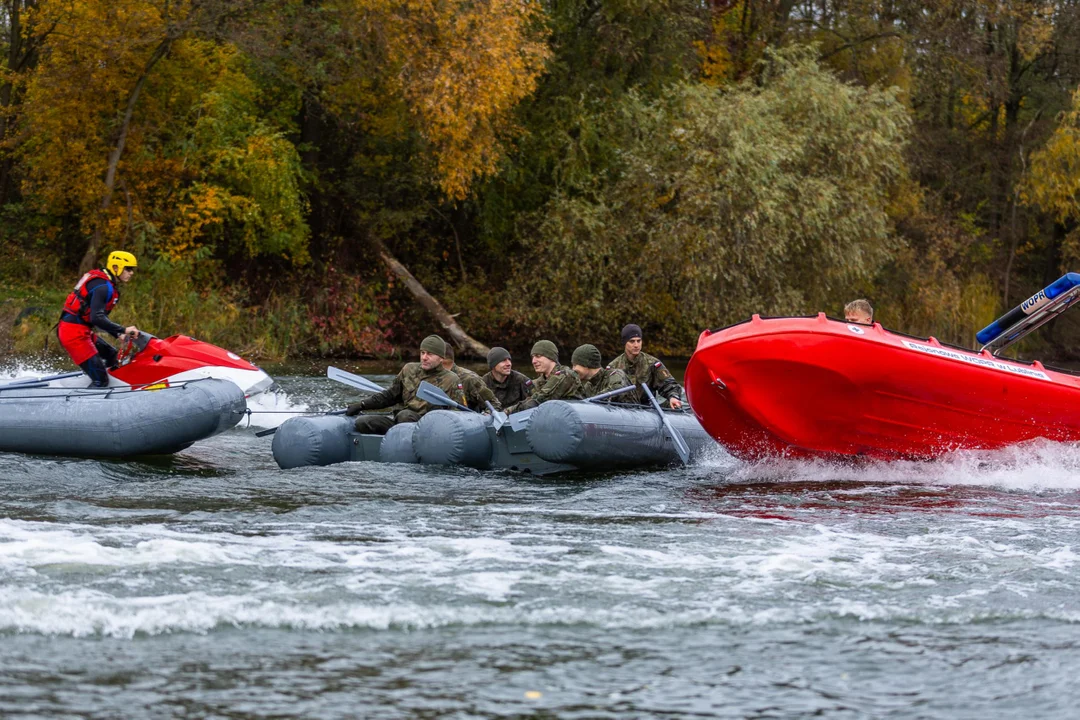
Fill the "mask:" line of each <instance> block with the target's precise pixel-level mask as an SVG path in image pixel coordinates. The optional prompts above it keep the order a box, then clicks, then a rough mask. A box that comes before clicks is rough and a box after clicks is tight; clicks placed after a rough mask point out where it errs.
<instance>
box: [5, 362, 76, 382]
mask: <svg viewBox="0 0 1080 720" xmlns="http://www.w3.org/2000/svg"><path fill="white" fill-rule="evenodd" d="M78 369H79V368H77V367H75V366H73V365H69V366H63V367H62V366H59V365H57V364H56V363H55V362H51V361H50V360H48V359H42V360H19V361H13V362H7V363H2V364H0V382H4V381H7V380H16V379H19V378H27V377H42V376H44V375H57V374H59V373H64V372H74V371H76V370H78Z"/></svg>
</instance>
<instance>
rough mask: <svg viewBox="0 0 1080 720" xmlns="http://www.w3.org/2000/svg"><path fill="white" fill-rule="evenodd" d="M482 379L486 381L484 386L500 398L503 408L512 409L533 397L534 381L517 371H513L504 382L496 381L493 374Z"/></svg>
mask: <svg viewBox="0 0 1080 720" xmlns="http://www.w3.org/2000/svg"><path fill="white" fill-rule="evenodd" d="M481 379H482V380H483V381H484V385H486V386H487V387H488V389H489V390H491V392H493V393H495V397H497V398H499V402H500V403H501V404H502V407H510V406H511V405H513V404H515V403H519V402H521V401H522V400H525V399H527V398H528V397H529V396H530V395H532V391H533V381H532V380H530V379H529V378H527V377H525V376H524V375H523V374H521V373H519V372H518V371H517V370H511V371H510V374H509V375H508V376H507V377H506V379H505V380H503V381H502V382H499V381H498V380H496V379H495V376H494V375H493V374H492V373H488V374H487V375H484V377H483V378H481Z"/></svg>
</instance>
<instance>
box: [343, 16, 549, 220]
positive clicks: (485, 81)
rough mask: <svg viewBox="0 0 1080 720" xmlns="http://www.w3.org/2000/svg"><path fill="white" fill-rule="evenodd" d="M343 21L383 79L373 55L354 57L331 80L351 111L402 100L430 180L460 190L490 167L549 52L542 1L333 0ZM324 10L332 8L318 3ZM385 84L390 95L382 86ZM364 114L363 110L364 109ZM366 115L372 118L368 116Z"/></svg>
mask: <svg viewBox="0 0 1080 720" xmlns="http://www.w3.org/2000/svg"><path fill="white" fill-rule="evenodd" d="M338 2H339V4H338V5H337V11H338V12H339V13H340V17H341V18H342V20H343V29H344V30H345V31H346V32H347V33H349V34H350V39H351V42H352V43H353V44H354V46H355V49H356V54H357V55H358V56H370V55H371V54H372V53H376V54H377V55H378V56H379V60H380V63H379V67H378V70H379V74H380V75H381V77H382V78H383V82H382V83H381V84H378V83H377V82H375V81H373V80H372V78H371V75H370V73H371V69H372V68H371V65H370V64H366V63H363V62H353V63H352V64H351V66H350V67H349V68H346V69H345V70H344V72H342V73H341V74H340V75H339V76H338V77H337V80H336V82H335V83H334V84H333V86H332V87H330V88H328V89H327V92H328V94H329V96H330V103H331V104H333V105H335V106H337V107H338V109H340V110H344V111H346V112H348V111H349V110H352V109H355V108H356V107H363V106H371V105H373V104H374V105H377V106H379V107H378V109H377V110H376V115H377V116H379V117H382V118H384V119H387V120H390V122H391V125H390V126H389V127H385V126H384V127H382V128H374V127H372V128H371V129H372V130H382V131H384V132H400V131H401V130H402V129H403V128H401V127H400V125H395V124H393V123H394V122H395V121H396V120H398V118H395V117H393V116H392V114H388V112H387V110H386V107H385V106H386V104H387V101H388V100H390V101H393V100H394V99H397V100H399V101H403V102H404V103H405V106H406V107H407V111H408V113H409V114H410V115H411V116H412V118H413V121H414V123H415V127H416V130H417V132H418V133H419V135H420V136H421V137H422V138H423V139H424V141H425V142H426V144H427V146H428V151H429V157H430V159H431V161H432V167H433V173H432V176H433V178H434V181H435V183H436V184H437V185H438V186H439V187H440V188H441V190H442V191H443V192H444V193H445V194H446V195H447V196H448V197H450V198H453V199H461V198H464V197H465V196H466V195H467V194H468V192H469V188H470V187H471V185H472V183H473V181H474V180H476V179H477V178H479V177H482V176H484V175H487V174H490V173H492V172H494V171H495V168H496V163H497V162H498V160H499V158H500V156H501V155H502V153H503V152H504V149H505V145H506V142H507V140H508V139H509V138H510V136H511V135H512V133H513V131H514V126H513V121H512V111H513V109H514V107H515V106H516V105H517V104H518V103H519V102H520V101H521V100H522V99H523V98H525V97H527V96H529V95H530V94H531V93H532V92H533V91H534V90H535V89H536V83H537V79H538V78H539V76H540V74H541V73H542V71H543V68H544V63H545V61H546V60H547V59H548V57H549V55H550V51H549V50H548V47H547V45H546V44H545V42H544V40H545V37H546V31H545V30H544V27H543V23H542V21H543V10H542V7H541V5H540V4H539V3H531V2H524V3H523V2H518V0H480V1H476V0H338ZM324 10H328V8H324ZM383 92H385V93H389V94H390V96H391V97H389V98H387V97H385V96H383V95H381V93H383ZM365 114H366V113H365ZM366 122H368V123H370V122H371V118H370V117H369V118H368V119H367V120H366Z"/></svg>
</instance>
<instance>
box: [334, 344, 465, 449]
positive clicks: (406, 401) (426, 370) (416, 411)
mask: <svg viewBox="0 0 1080 720" xmlns="http://www.w3.org/2000/svg"><path fill="white" fill-rule="evenodd" d="M444 352H446V343H445V342H443V339H442V338H441V337H439V336H438V335H428V336H427V337H426V338H424V342H422V343H420V362H412V363H409V364H407V365H406V366H405V367H403V368H401V372H399V373H398V374H397V377H395V378H394V382H393V383H391V384H390V387H388V388H387V389H385V390H383V391H382V392H378V393H375V394H374V395H371V396H370V397H366V398H364V399H363V400H361V401H360V402H358V403H353V404H352V405H350V406H349V407H348V409H347V410H346V411H345V414H346V415H349V416H350V417H351V416H354V415H360V413H361V412H363V411H365V410H381V409H383V408H393V407H394V406H397V405H404V406H405V407H404V408H402V409H399V410H397V411H396V412H395V413H394V415H393V416H392V417H391V416H388V415H361V416H360V417H358V418H356V425H355V427H356V431H357V432H361V433H369V434H372V435H385V434H386V431H387V430H389V429H390V428H391V427H393V426H394V425H397V424H398V423H404V422H417V421H418V420H419V419H420V418H422V417H423V416H424V415H426V414H427V413H428V412H430V411H431V410H435V409H437V408H436V407H435V406H433V405H429V404H428V403H426V402H424V401H423V400H421V399H420V398H418V397H416V390H417V388H419V387H420V383H421V382H423V381H425V380H426V381H427V382H429V383H431V384H432V385H434V386H435V387H437V388H439V389H440V390H442V391H443V392H445V393H446V394H447V395H449V396H450V397H452V398H454V399H455V400H458V401H463V400H464V399H465V398H464V392H463V391H462V389H461V381H460V380H459V379H458V376H457V375H455V374H454V373H452V372H450V371H449V370H447V369H445V368H444V367H443V366H442V355H443V353H444Z"/></svg>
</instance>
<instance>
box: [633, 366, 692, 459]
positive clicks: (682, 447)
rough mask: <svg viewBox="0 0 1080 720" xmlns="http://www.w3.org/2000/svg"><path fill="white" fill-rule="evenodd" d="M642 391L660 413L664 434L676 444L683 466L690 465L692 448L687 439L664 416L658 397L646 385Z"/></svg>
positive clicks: (642, 386)
mask: <svg viewBox="0 0 1080 720" xmlns="http://www.w3.org/2000/svg"><path fill="white" fill-rule="evenodd" d="M641 389H642V390H644V391H645V396H646V397H648V398H649V402H650V403H652V406H653V410H655V411H656V412H658V413H660V422H662V423H663V424H664V432H666V433H667V436H668V437H669V438H671V441H672V442H673V443H675V450H676V451H678V453H679V457H680V458H681V459H682V461H683V465H689V464H690V446H689V445H687V444H686V439H685V438H683V436H682V433H680V432H679V431H678V430H676V429H675V426H674V425H672V424H671V421H670V420H668V418H667V416H666V415H665V414H664V411H663V409H662V408H661V407H660V403H658V402H656V396H655V395H653V394H652V390H650V389H649V386H648V385H646V384H645V383H642V384H641Z"/></svg>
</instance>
